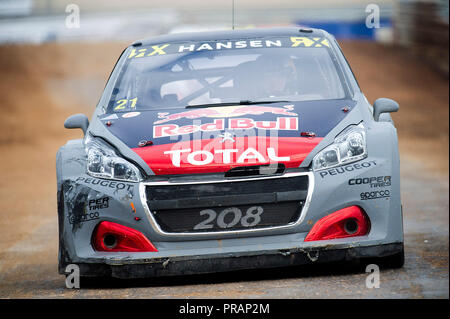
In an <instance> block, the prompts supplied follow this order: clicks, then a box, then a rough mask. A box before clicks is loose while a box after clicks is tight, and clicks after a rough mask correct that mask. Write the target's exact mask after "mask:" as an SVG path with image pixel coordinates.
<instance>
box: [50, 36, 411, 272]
mask: <svg viewBox="0 0 450 319" xmlns="http://www.w3.org/2000/svg"><path fill="white" fill-rule="evenodd" d="M397 110H398V104H397V103H396V102H394V101H392V100H389V99H378V100H377V101H375V103H374V105H373V106H372V105H371V104H370V103H369V102H368V101H367V99H366V98H365V96H364V95H363V93H362V92H361V90H360V88H359V87H358V84H357V81H356V80H355V77H354V75H353V74H352V71H351V70H350V67H349V65H348V63H347V62H346V60H345V58H344V56H343V54H342V52H341V50H340V48H339V46H338V44H337V42H336V40H335V39H334V38H333V37H332V36H331V35H330V34H328V33H326V32H325V31H322V30H316V29H299V28H276V29H254V30H239V31H223V32H199V33H189V34H171V35H164V36H158V37H154V38H151V39H147V40H143V41H139V42H135V43H133V44H132V45H130V46H129V47H128V48H126V49H125V50H124V51H123V53H122V55H121V57H120V58H119V60H118V62H117V64H116V66H115V68H114V70H113V72H112V74H111V76H110V78H109V80H108V82H107V85H106V87H105V89H104V92H103V94H102V96H101V99H100V101H99V103H98V105H97V108H96V109H95V112H94V115H93V116H92V118H91V121H90V122H89V121H88V119H87V117H86V116H85V115H82V114H77V115H73V116H71V117H69V118H68V119H67V120H66V122H65V127H66V128H81V129H82V130H83V132H84V134H85V135H84V138H83V139H79V140H71V141H69V142H68V143H67V144H66V145H65V146H63V147H61V148H60V149H59V151H58V154H57V159H56V168H57V188H58V216H59V244H60V245H59V271H60V273H61V274H63V273H64V272H65V268H66V267H67V266H68V265H69V264H77V265H78V266H79V267H80V273H81V275H82V276H100V275H102V276H103V275H109V276H113V277H119V278H130V277H134V278H139V277H148V276H164V275H177V274H178V275H179V274H193V273H208V272H219V271H230V270H238V269H252V268H268V267H280V266H291V265H299V264H311V263H320V262H330V261H339V260H350V259H357V260H358V259H361V258H366V257H371V258H372V257H374V258H381V259H382V260H384V261H385V262H386V261H388V263H390V264H391V265H393V266H397V267H399V266H402V264H403V228H402V206H401V199H400V178H399V153H398V145H397V134H396V129H395V127H394V124H393V122H392V120H391V117H390V115H389V112H394V111H397Z"/></svg>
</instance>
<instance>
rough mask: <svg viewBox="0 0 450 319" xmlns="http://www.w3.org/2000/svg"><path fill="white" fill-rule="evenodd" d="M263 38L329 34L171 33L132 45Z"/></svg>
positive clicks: (293, 30) (286, 30)
mask: <svg viewBox="0 0 450 319" xmlns="http://www.w3.org/2000/svg"><path fill="white" fill-rule="evenodd" d="M265 36H322V37H327V38H329V37H330V34H329V33H328V32H326V31H324V30H322V29H313V28H304V27H300V26H299V27H277V28H255V29H240V30H224V31H206V32H185V33H172V34H166V35H159V36H155V37H151V38H147V39H143V40H138V41H135V42H134V43H133V44H132V45H133V46H140V45H152V44H158V43H166V42H185V41H217V40H233V39H244V38H260V37H265Z"/></svg>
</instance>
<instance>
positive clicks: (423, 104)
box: [0, 0, 449, 298]
mask: <svg viewBox="0 0 450 319" xmlns="http://www.w3.org/2000/svg"><path fill="white" fill-rule="evenodd" d="M74 5H75V6H74ZM377 12H378V13H379V25H378V27H376V28H368V27H367V24H366V22H367V20H368V19H369V22H370V21H372V22H374V20H373V19H372V18H371V17H372V16H371V14H376V13H377ZM77 13H79V16H77ZM78 17H79V19H78ZM232 21H233V15H232V0H226V1H224V0H208V1H201V0H190V1H185V0H152V1H146V0H127V1H123V0H122V1H113V0H96V1H91V0H69V1H66V0H0V112H1V113H0V155H1V156H0V163H1V166H2V167H4V168H6V170H4V171H3V172H2V175H3V178H1V179H0V214H1V217H2V218H1V221H0V233H1V234H2V237H1V240H0V286H1V285H2V276H1V272H2V271H3V272H4V271H5V269H12V270H11V271H10V272H9V275H8V276H9V277H8V280H9V281H8V282H10V283H11V286H8V287H9V288H6V290H4V291H3V296H4V295H5V294H6V295H7V296H8V292H7V291H8V290H7V289H10V290H9V291H12V290H14V291H17V290H15V289H16V288H17V285H18V284H19V285H20V280H23V278H24V276H25V275H24V272H25V269H26V268H27V267H26V264H27V263H29V262H30V260H32V259H29V260H27V262H24V261H23V254H24V251H27V249H28V250H29V249H31V248H29V246H27V244H25V243H24V242H23V241H24V240H25V239H26V238H30V236H31V238H34V242H35V244H36V245H37V247H33V248H32V251H31V252H30V253H32V254H35V255H33V256H35V257H33V258H36V259H35V261H34V263H35V264H36V263H37V264H39V263H44V264H45V265H47V264H48V268H45V267H44V268H43V269H41V270H37V271H38V273H37V275H39V271H42V276H44V278H45V276H48V273H49V272H50V273H51V274H52V276H53V277H52V278H53V279H52V280H56V279H55V278H57V275H56V257H55V256H54V255H55V254H56V247H57V240H56V238H57V228H56V196H55V195H56V176H55V154H56V152H57V150H58V148H59V147H60V146H62V145H63V144H65V142H66V141H67V140H68V139H72V138H80V137H81V136H82V134H81V131H79V130H75V131H74V130H72V131H69V130H65V129H64V128H63V122H64V120H65V118H66V117H67V116H69V115H71V114H73V113H86V114H87V115H88V116H89V117H90V116H91V114H92V112H93V109H94V107H95V106H96V104H97V101H98V99H99V98H100V95H101V93H102V90H103V87H104V85H105V83H106V81H107V79H108V76H109V74H110V72H111V70H112V68H113V67H114V64H115V62H116V60H117V58H118V57H119V55H120V53H121V52H122V50H123V49H124V48H125V47H126V46H128V45H129V44H130V43H131V42H133V41H134V40H136V39H140V38H145V37H150V36H153V35H157V34H161V33H171V32H183V31H201V30H216V29H230V28H232ZM369 24H370V23H369ZM234 25H235V28H253V27H269V26H284V25H303V26H311V27H316V28H323V29H325V30H327V31H329V32H330V33H332V34H334V35H335V36H336V38H337V39H338V41H339V43H340V44H341V46H342V48H343V51H344V54H345V55H346V57H347V59H348V61H349V63H350V65H351V66H352V68H353V71H354V73H355V75H356V77H357V79H358V81H359V83H360V86H361V88H362V90H363V91H364V93H365V95H366V96H367V98H368V99H369V101H370V102H371V103H372V102H373V101H374V100H375V99H377V98H379V97H388V98H392V99H394V100H396V101H398V102H399V103H400V111H399V112H398V113H396V114H394V115H393V118H394V121H395V123H396V126H397V129H398V133H399V141H400V150H401V160H402V174H403V175H402V182H403V181H404V185H406V186H405V187H406V188H403V190H402V192H404V193H403V197H404V200H406V201H408V200H409V201H410V202H409V206H410V207H412V206H415V204H414V200H417V201H419V202H418V205H419V204H420V203H421V202H420V200H422V196H423V193H422V192H423V189H421V186H420V185H421V183H422V182H423V181H419V182H418V183H416V184H414V183H413V182H414V181H415V182H417V180H418V179H420V178H431V179H430V180H429V181H428V180H427V182H426V183H429V184H427V185H432V186H433V185H434V186H435V187H437V188H436V189H437V190H436V191H433V192H435V193H436V192H442V194H441V195H439V197H438V198H437V199H433V200H432V204H431V205H432V206H431V207H433V209H435V210H436V212H438V213H439V214H441V215H439V216H438V217H436V218H437V219H436V221H437V222H438V223H440V224H443V225H444V226H445V227H444V228H443V229H440V228H434V231H435V232H437V233H439V232H443V233H440V235H439V236H440V237H439V238H440V239H439V240H442V239H444V242H445V240H446V249H445V247H441V246H439V247H437V248H436V247H435V250H434V252H435V255H433V256H437V255H440V256H441V257H442V258H441V259H439V260H440V261H439V262H440V263H441V264H440V267H444V268H442V269H443V271H444V275H443V276H444V277H443V278H444V283H446V284H447V294H446V296H447V298H448V146H449V141H448V118H449V114H448V107H449V90H448V85H449V83H448V74H449V51H448V45H449V1H448V0H420V1H419V0H399V1H394V0H371V1H370V0H369V1H366V0H321V1H307V0H277V1H269V0H235V2H234ZM422 169H425V171H421V170H422ZM419 170H420V172H419ZM414 174H416V175H414ZM24 181H26V182H24ZM423 183H425V182H423ZM423 183H422V184H423ZM411 185H413V186H411ZM414 185H415V186H414ZM408 187H409V188H408ZM427 187H428V189H432V187H431V186H427ZM430 187H431V188H430ZM422 202H423V200H422ZM427 207H430V206H427ZM423 213H424V211H419V212H417V216H416V217H417V218H416V219H415V220H412V221H410V222H409V221H408V218H407V219H406V226H407V227H410V228H409V231H410V233H411V231H413V233H414V229H415V230H416V231H417V234H420V236H422V237H423V236H425V235H427V236H428V235H429V234H430V232H431V231H430V230H429V229H428V230H426V231H422V232H421V230H420V229H421V228H420V227H419V226H417V225H419V224H418V223H419V222H420V221H421V220H422V219H423V218H425V217H423V216H424V215H423ZM425 213H426V211H425ZM444 213H445V214H444ZM436 214H437V213H436ZM446 214H447V217H445V215H446ZM436 216H437V215H436ZM433 218H435V217H433ZM408 223H409V224H408ZM416 224H417V225H416ZM33 225H34V226H33ZM38 226H39V227H40V228H39V227H38ZM37 227H38V228H37ZM414 227H416V228H414ZM417 227H419V228H417ZM433 227H434V226H433ZM418 229H419V230H418ZM418 236H419V235H418ZM422 237H420V238H422ZM411 238H412V237H411ZM411 238H410V239H408V240H412V239H411ZM414 238H415V237H414ZM421 242H422V244H423V240H422V241H421ZM17 245H18V246H17ZM410 247H411V246H410ZM427 249H429V248H427ZM445 250H447V253H445ZM423 251H425V250H423ZM423 251H422V250H421V252H420V254H422V255H421V256H422V257H423V256H424V253H423ZM429 251H430V250H428V252H429ZM36 252H40V254H37V253H36ZM44 252H45V253H44ZM407 252H408V251H407ZM418 254H419V252H418ZM30 258H31V257H30ZM43 260H46V261H45V262H44V261H43ZM434 261H435V260H434ZM8 267H9V268H8ZM21 267H22V268H21ZM52 267H54V268H55V269H53V268H52ZM445 274H446V275H445ZM35 275H36V274H35ZM21 278H22V279H21ZM434 278H436V277H434ZM441 282H442V281H441ZM3 284H4V285H6V284H5V281H3ZM4 287H5V286H4ZM5 291H6V292H5ZM30 293H31V292H30ZM444 294H445V293H444ZM0 296H2V293H1V289H0ZM19 296H25V297H26V296H27V295H26V294H25V295H24V294H22V295H20V294H19Z"/></svg>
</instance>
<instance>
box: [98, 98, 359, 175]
mask: <svg viewBox="0 0 450 319" xmlns="http://www.w3.org/2000/svg"><path fill="white" fill-rule="evenodd" d="M355 104H356V102H355V101H353V100H346V99H344V100H343V99H340V100H323V101H305V102H289V103H271V104H260V105H234V106H223V107H222V106H221V107H208V108H191V109H184V108H176V109H166V110H137V111H133V112H125V113H114V114H103V115H100V116H99V120H100V122H101V123H102V125H104V127H105V128H106V129H107V130H108V131H109V132H110V133H112V134H113V135H114V136H115V137H117V138H118V139H120V140H121V141H122V142H123V143H124V144H125V145H126V146H127V147H129V148H130V149H131V150H132V151H133V152H135V153H136V154H137V155H138V156H139V157H140V158H141V159H142V160H143V161H144V162H145V163H146V164H147V165H148V166H149V167H150V168H151V170H152V171H153V172H154V173H155V174H157V175H166V174H197V173H218V172H226V171H228V170H230V169H232V168H235V167H241V166H250V165H264V164H270V163H282V164H284V165H285V166H286V167H287V168H290V167H299V166H300V164H301V163H302V162H303V160H304V159H305V158H306V157H307V156H308V154H309V153H310V152H311V151H312V150H313V149H314V148H315V147H316V146H317V144H318V143H319V142H320V141H321V140H322V139H323V137H325V136H326V135H327V134H328V133H329V132H330V131H331V130H332V129H333V128H334V127H335V126H336V125H337V124H338V123H339V122H341V121H342V120H343V119H344V118H345V117H346V116H347V114H349V113H350V111H351V110H352V109H353V108H354V107H355Z"/></svg>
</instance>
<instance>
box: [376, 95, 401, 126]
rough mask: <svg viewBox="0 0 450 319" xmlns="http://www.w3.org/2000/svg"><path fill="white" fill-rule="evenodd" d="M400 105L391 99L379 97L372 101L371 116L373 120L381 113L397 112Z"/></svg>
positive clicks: (378, 117)
mask: <svg viewBox="0 0 450 319" xmlns="http://www.w3.org/2000/svg"><path fill="white" fill-rule="evenodd" d="M399 108H400V106H399V105H398V103H397V102H395V101H394V100H391V99H385V98H381V99H378V100H376V101H375V102H374V103H373V118H374V119H375V121H378V120H379V119H380V115H381V114H382V113H390V112H397V111H398V110H399Z"/></svg>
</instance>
